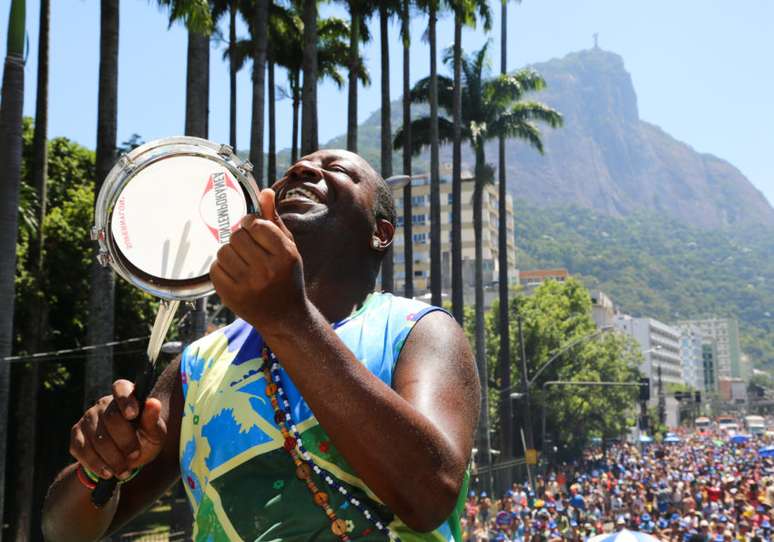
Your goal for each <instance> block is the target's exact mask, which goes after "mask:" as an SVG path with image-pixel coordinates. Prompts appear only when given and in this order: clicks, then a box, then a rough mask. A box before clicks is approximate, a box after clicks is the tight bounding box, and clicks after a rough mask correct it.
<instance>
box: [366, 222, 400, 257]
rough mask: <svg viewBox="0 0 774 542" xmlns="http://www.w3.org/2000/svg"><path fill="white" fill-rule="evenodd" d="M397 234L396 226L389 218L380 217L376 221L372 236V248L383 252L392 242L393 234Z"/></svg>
mask: <svg viewBox="0 0 774 542" xmlns="http://www.w3.org/2000/svg"><path fill="white" fill-rule="evenodd" d="M393 235H395V226H393V225H392V223H391V222H390V221H388V220H385V219H383V218H380V219H378V220H377V221H376V228H375V230H374V233H373V235H372V236H371V248H372V249H374V250H378V251H380V252H383V251H385V250H387V249H388V248H389V247H390V245H391V244H392V236H393Z"/></svg>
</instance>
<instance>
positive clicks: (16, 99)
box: [0, 0, 25, 539]
mask: <svg viewBox="0 0 774 542" xmlns="http://www.w3.org/2000/svg"><path fill="white" fill-rule="evenodd" d="M24 21H25V3H24V0H12V2H11V10H10V16H9V20H8V52H7V55H6V57H5V67H4V69H3V89H2V102H1V103H0V164H2V165H3V182H2V183H0V306H2V307H3V310H2V311H0V436H2V438H0V525H3V509H4V507H5V465H6V462H5V454H6V443H7V435H8V395H9V393H10V385H9V384H10V382H9V379H10V376H11V371H10V365H9V363H8V362H7V361H4V359H3V358H5V357H7V356H9V355H10V354H11V349H12V348H13V309H14V276H15V274H16V235H17V226H18V213H19V211H18V205H19V185H20V183H21V162H22V111H23V109H24V35H25V28H24ZM2 536H3V535H2V531H0V539H1V538H2Z"/></svg>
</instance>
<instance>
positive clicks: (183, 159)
mask: <svg viewBox="0 0 774 542" xmlns="http://www.w3.org/2000/svg"><path fill="white" fill-rule="evenodd" d="M251 171H252V165H251V164H250V163H249V162H243V161H241V160H240V159H239V158H238V157H237V156H236V154H235V153H234V150H233V149H232V148H231V147H229V146H228V145H219V144H217V143H213V142H211V141H207V140H206V139H199V138H196V137H170V138H166V139H159V140H156V141H151V142H149V143H145V144H144V145H141V146H139V147H137V148H136V149H134V150H132V151H131V152H129V153H128V154H125V155H123V156H122V157H121V159H120V160H119V161H118V163H117V164H116V165H115V166H114V167H113V169H112V170H110V173H108V176H107V177H106V178H105V181H104V183H103V185H102V189H101V190H100V192H99V195H98V197H97V203H96V212H95V224H94V228H93V229H92V238H93V239H95V240H97V241H98V242H99V247H100V252H99V255H98V259H99V261H100V263H102V265H110V266H111V267H112V268H113V269H114V270H115V272H116V273H118V274H119V275H120V276H121V277H123V278H124V279H126V280H127V281H129V282H130V283H132V284H134V285H135V286H137V287H138V288H141V289H143V290H145V291H146V292H148V293H150V294H153V295H154V296H157V297H161V298H163V299H177V300H191V299H196V298H199V297H202V296H206V295H209V294H211V293H212V292H213V287H212V283H211V282H210V279H209V269H210V265H211V264H212V262H213V261H214V259H215V254H216V253H217V251H218V249H219V248H220V246H221V245H223V244H225V243H227V242H228V240H229V238H230V236H231V233H232V232H233V231H234V229H235V228H237V227H239V220H240V219H241V218H242V217H244V216H245V215H246V214H248V213H255V212H257V211H258V210H259V206H258V187H257V186H256V184H255V180H254V179H253V177H252V174H251Z"/></svg>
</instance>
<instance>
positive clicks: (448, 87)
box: [409, 75, 454, 113]
mask: <svg viewBox="0 0 774 542" xmlns="http://www.w3.org/2000/svg"><path fill="white" fill-rule="evenodd" d="M453 93H454V81H452V80H451V79H449V78H448V77H444V76H443V75H439V76H438V106H439V107H441V108H443V109H445V110H446V111H447V112H449V113H451V110H452V104H453ZM409 96H410V97H411V101H412V103H428V102H429V101H430V77H425V78H423V79H420V80H419V81H417V82H416V83H415V84H414V86H413V87H412V88H411V93H410V94H409Z"/></svg>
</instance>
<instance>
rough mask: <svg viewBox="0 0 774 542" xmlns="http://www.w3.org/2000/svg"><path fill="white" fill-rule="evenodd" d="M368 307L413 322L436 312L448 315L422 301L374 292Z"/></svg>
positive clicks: (442, 309)
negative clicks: (385, 311)
mask: <svg viewBox="0 0 774 542" xmlns="http://www.w3.org/2000/svg"><path fill="white" fill-rule="evenodd" d="M366 305H367V306H370V308H371V309H372V310H377V311H384V310H387V311H388V312H389V314H390V316H391V317H401V318H405V319H406V320H408V321H411V322H417V321H419V320H420V319H421V318H422V317H423V316H425V315H426V314H429V313H431V312H435V311H442V312H446V313H448V311H447V310H446V309H444V308H443V307H438V306H435V305H431V304H429V303H427V302H425V301H422V300H420V299H414V298H410V297H403V296H399V295H395V294H392V293H387V292H374V293H373V294H371V295H370V296H369V298H368V300H367V301H366Z"/></svg>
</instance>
